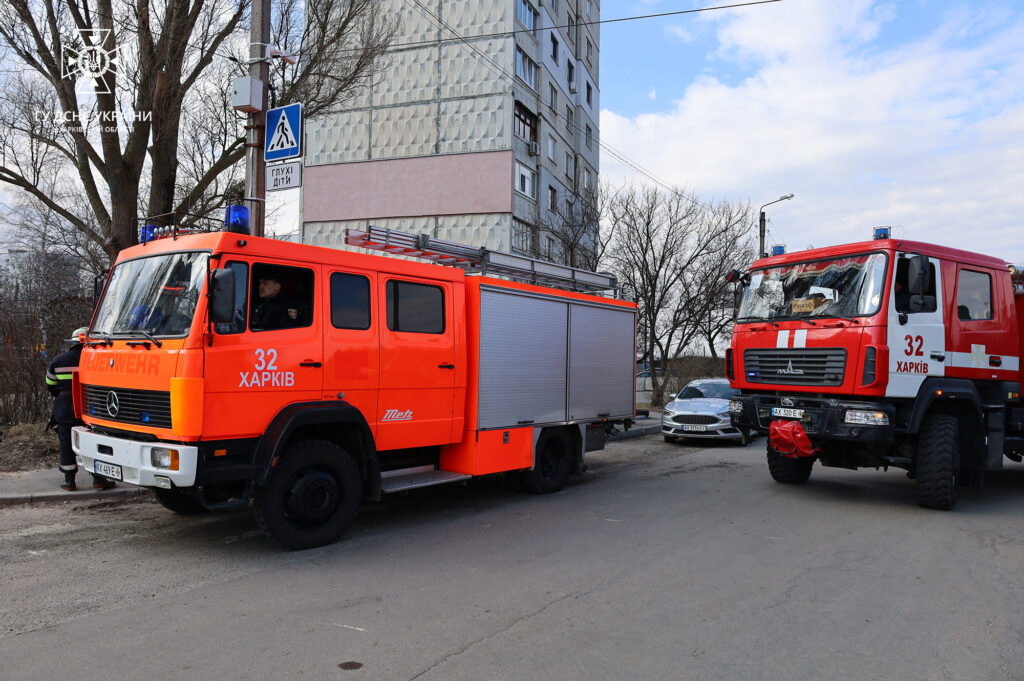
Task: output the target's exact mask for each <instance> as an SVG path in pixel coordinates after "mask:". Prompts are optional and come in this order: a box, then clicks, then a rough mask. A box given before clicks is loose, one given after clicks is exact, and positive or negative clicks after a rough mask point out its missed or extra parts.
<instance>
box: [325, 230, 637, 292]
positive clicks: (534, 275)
mask: <svg viewBox="0 0 1024 681" xmlns="http://www.w3.org/2000/svg"><path fill="white" fill-rule="evenodd" d="M345 235H346V238H345V243H347V244H348V245H350V246H359V247H361V248H369V249H372V250H377V251H384V252H385V253H392V254H394V255H405V256H410V257H416V258H423V259H425V260H430V261H432V262H435V263H437V264H440V265H450V266H452V267H458V268H460V269H463V270H465V271H466V272H473V273H477V272H478V273H480V274H484V275H487V274H494V275H502V276H506V277H510V278H512V279H515V280H519V281H524V282H527V283H531V284H544V285H546V286H559V287H567V288H570V289H573V290H579V291H607V290H617V289H618V288H619V284H618V280H617V279H616V277H615V276H614V275H612V274H607V273H603V272H590V271H588V270H583V269H578V268H575V267H569V266H567V265H559V264H557V263H553V262H547V261H544V260H537V259H534V258H530V257H528V256H525V255H517V254H514V253H503V252H501V251H492V250H489V249H487V248H479V247H474V246H469V245H466V244H460V243H456V242H454V241H446V240H444V239H435V238H433V237H431V236H428V235H426V234H419V235H416V234H410V233H408V232H400V231H398V230H396V229H390V228H387V227H376V226H373V225H371V226H370V228H369V230H365V231H364V230H357V229H348V230H346V233H345Z"/></svg>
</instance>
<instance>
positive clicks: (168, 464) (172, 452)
mask: <svg viewBox="0 0 1024 681" xmlns="http://www.w3.org/2000/svg"><path fill="white" fill-rule="evenodd" d="M149 461H150V463H152V464H153V468H163V469H164V470H170V471H176V470H178V450H177V449H167V448H166V447H153V448H152V449H150V450H149Z"/></svg>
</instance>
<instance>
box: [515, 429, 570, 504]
mask: <svg viewBox="0 0 1024 681" xmlns="http://www.w3.org/2000/svg"><path fill="white" fill-rule="evenodd" d="M572 455H573V451H572V438H571V437H570V436H569V433H567V432H566V431H565V430H564V429H561V428H558V429H555V430H548V431H545V432H543V433H541V436H540V437H539V438H537V452H536V454H535V455H534V456H535V458H534V466H533V468H532V469H530V470H528V471H523V472H522V473H521V474H520V480H522V483H523V487H525V488H526V490H527V491H529V492H533V493H534V494H550V493H551V492H557V491H558V490H560V489H562V488H563V487H565V482H566V480H568V479H569V472H570V471H571V470H572Z"/></svg>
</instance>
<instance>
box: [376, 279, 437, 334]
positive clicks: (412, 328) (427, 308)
mask: <svg viewBox="0 0 1024 681" xmlns="http://www.w3.org/2000/svg"><path fill="white" fill-rule="evenodd" d="M387 309H388V328H389V329H391V330H392V331H405V332H407V333H444V329H445V323H444V289H442V288H441V287H440V286H428V285H427V284H414V283H412V282H410V281H389V282H388V284H387Z"/></svg>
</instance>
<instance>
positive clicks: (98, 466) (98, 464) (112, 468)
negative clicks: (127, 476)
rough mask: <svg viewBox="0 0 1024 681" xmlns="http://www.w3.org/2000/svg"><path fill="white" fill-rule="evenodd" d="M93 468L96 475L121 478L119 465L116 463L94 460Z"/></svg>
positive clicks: (115, 478)
mask: <svg viewBox="0 0 1024 681" xmlns="http://www.w3.org/2000/svg"><path fill="white" fill-rule="evenodd" d="M93 470H94V471H95V472H96V474H97V475H103V476H106V477H108V478H113V479H114V480H120V479H121V467H120V466H118V465H117V464H113V463H106V462H104V461H94V462H93Z"/></svg>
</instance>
